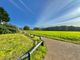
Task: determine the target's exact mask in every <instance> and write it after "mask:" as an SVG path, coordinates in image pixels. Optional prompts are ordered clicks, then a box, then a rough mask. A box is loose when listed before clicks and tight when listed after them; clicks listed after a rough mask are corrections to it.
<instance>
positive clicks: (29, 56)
mask: <svg viewBox="0 0 80 60" xmlns="http://www.w3.org/2000/svg"><path fill="white" fill-rule="evenodd" d="M28 60H30V53H29V52H28Z"/></svg>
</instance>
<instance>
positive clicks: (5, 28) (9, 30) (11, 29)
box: [0, 24, 19, 34]
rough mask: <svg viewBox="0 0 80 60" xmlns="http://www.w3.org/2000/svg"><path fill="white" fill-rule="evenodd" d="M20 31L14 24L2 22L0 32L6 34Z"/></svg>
mask: <svg viewBox="0 0 80 60" xmlns="http://www.w3.org/2000/svg"><path fill="white" fill-rule="evenodd" d="M16 32H19V30H18V28H17V27H16V26H13V25H8V24H4V25H2V24H0V34H6V33H16Z"/></svg>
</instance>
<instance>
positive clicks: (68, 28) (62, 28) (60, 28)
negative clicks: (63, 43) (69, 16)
mask: <svg viewBox="0 0 80 60" xmlns="http://www.w3.org/2000/svg"><path fill="white" fill-rule="evenodd" d="M42 30H46V31H80V27H75V26H54V27H46V28H42Z"/></svg>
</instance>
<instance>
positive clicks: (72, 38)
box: [28, 31, 80, 44]
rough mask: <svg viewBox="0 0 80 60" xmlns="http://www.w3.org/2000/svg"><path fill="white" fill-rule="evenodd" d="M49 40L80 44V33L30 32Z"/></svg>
mask: <svg viewBox="0 0 80 60" xmlns="http://www.w3.org/2000/svg"><path fill="white" fill-rule="evenodd" d="M28 32H29V33H31V34H37V35H40V36H45V37H48V38H53V39H57V40H61V41H66V42H72V43H76V44H80V32H76V31H28Z"/></svg>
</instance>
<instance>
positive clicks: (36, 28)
mask: <svg viewBox="0 0 80 60" xmlns="http://www.w3.org/2000/svg"><path fill="white" fill-rule="evenodd" d="M33 30H41V29H40V28H38V27H35V28H33Z"/></svg>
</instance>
